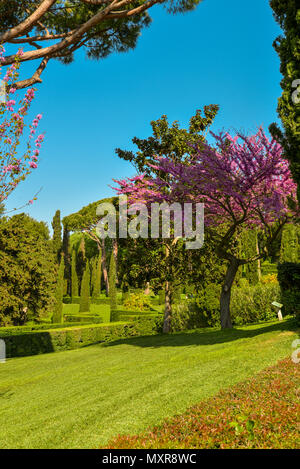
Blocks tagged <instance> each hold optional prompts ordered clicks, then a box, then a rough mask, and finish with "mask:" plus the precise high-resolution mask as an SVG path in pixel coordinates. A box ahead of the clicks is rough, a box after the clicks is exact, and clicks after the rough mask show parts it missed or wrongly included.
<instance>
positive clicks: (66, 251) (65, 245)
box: [62, 226, 71, 296]
mask: <svg viewBox="0 0 300 469" xmlns="http://www.w3.org/2000/svg"><path fill="white" fill-rule="evenodd" d="M62 252H63V255H64V261H65V279H66V280H67V282H66V290H67V291H66V293H67V294H68V295H70V296H71V259H70V232H69V230H68V227H67V226H64V232H63V241H62Z"/></svg>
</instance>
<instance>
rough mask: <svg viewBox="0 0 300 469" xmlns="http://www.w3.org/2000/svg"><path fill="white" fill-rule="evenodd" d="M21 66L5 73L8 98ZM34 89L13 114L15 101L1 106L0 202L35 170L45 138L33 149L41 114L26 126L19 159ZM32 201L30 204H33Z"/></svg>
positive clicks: (0, 48) (27, 92)
mask: <svg viewBox="0 0 300 469" xmlns="http://www.w3.org/2000/svg"><path fill="white" fill-rule="evenodd" d="M3 54H4V48H3V46H1V45H0V73H1V61H2V60H1V59H2V58H3ZM22 54H23V51H19V54H18V57H20V56H22ZM19 66H20V62H19V61H18V60H16V63H14V64H12V66H11V67H9V69H8V70H7V71H6V75H5V77H4V81H5V82H6V83H7V89H8V93H9V95H13V94H15V93H16V87H15V86H14V83H15V81H16V78H17V77H18V69H19ZM34 96H35V92H34V89H33V88H31V89H28V90H27V91H26V94H25V96H24V97H23V99H21V100H20V104H19V106H18V108H17V109H16V110H14V107H16V101H17V99H16V100H15V99H10V98H9V99H8V101H7V102H6V103H5V104H4V105H1V104H0V118H1V123H0V144H1V143H2V145H3V147H1V148H0V168H1V169H0V200H1V201H3V200H6V199H7V197H8V196H9V195H10V194H11V192H12V191H13V190H14V189H15V188H16V187H17V186H18V184H19V183H20V182H21V181H23V180H24V179H25V178H26V176H27V175H28V174H30V172H31V171H32V170H33V169H36V168H37V167H38V164H37V163H38V156H39V148H40V147H41V143H42V142H43V140H44V135H43V134H40V135H38V136H37V138H36V139H35V148H34V149H32V146H33V145H32V141H33V140H32V137H33V135H35V133H36V131H37V127H38V124H39V122H40V120H41V118H42V114H37V116H36V117H35V118H34V119H33V121H32V124H31V125H29V129H30V131H29V133H30V135H29V139H28V141H27V146H25V148H26V150H25V152H24V154H23V155H22V156H21V157H19V156H17V155H18V146H19V145H20V143H21V142H20V137H21V136H22V134H23V132H24V129H25V116H26V115H27V113H28V110H29V108H30V105H31V102H32V100H33V99H34ZM33 200H34V198H33V199H32V201H29V203H33Z"/></svg>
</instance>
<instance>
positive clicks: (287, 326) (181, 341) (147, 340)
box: [101, 319, 300, 348]
mask: <svg viewBox="0 0 300 469" xmlns="http://www.w3.org/2000/svg"><path fill="white" fill-rule="evenodd" d="M252 327H253V329H250V330H249V329H246V330H245V329H228V330H220V329H219V330H216V329H211V330H209V329H208V328H206V329H205V330H203V329H197V330H193V331H190V332H188V331H187V332H177V333H174V334H168V335H165V334H159V335H152V336H142V337H130V338H128V339H120V340H116V341H114V342H108V343H104V344H101V345H102V347H113V346H115V345H120V344H127V345H134V346H137V347H143V348H144V347H149V348H151V347H152V348H157V347H166V346H168V347H180V346H185V347H186V346H188V345H213V344H222V343H226V342H232V341H234V340H239V339H249V338H252V337H256V336H258V335H260V334H266V333H268V332H276V331H278V332H279V331H283V332H284V331H294V332H296V331H297V330H298V332H300V330H299V327H297V324H296V322H295V321H294V320H293V319H291V320H286V321H284V322H278V323H276V324H270V325H269V326H266V325H264V326H263V325H262V324H257V325H256V327H255V325H254V326H252ZM299 336H300V334H299Z"/></svg>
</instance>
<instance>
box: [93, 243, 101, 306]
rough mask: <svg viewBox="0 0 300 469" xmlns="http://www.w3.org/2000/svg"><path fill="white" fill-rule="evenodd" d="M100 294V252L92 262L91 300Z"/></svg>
mask: <svg viewBox="0 0 300 469" xmlns="http://www.w3.org/2000/svg"><path fill="white" fill-rule="evenodd" d="M100 293H101V252H100V253H99V255H98V256H97V257H95V258H94V260H93V268H92V299H93V300H94V299H96V298H98V297H99V295H100Z"/></svg>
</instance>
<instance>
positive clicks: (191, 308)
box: [171, 302, 207, 332]
mask: <svg viewBox="0 0 300 469" xmlns="http://www.w3.org/2000/svg"><path fill="white" fill-rule="evenodd" d="M205 326H207V323H206V321H205V319H204V318H203V316H202V315H201V314H199V311H198V308H197V306H196V305H195V302H189V303H187V302H186V303H184V304H175V305H172V317H171V332H180V331H185V330H188V329H197V328H199V327H205Z"/></svg>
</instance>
